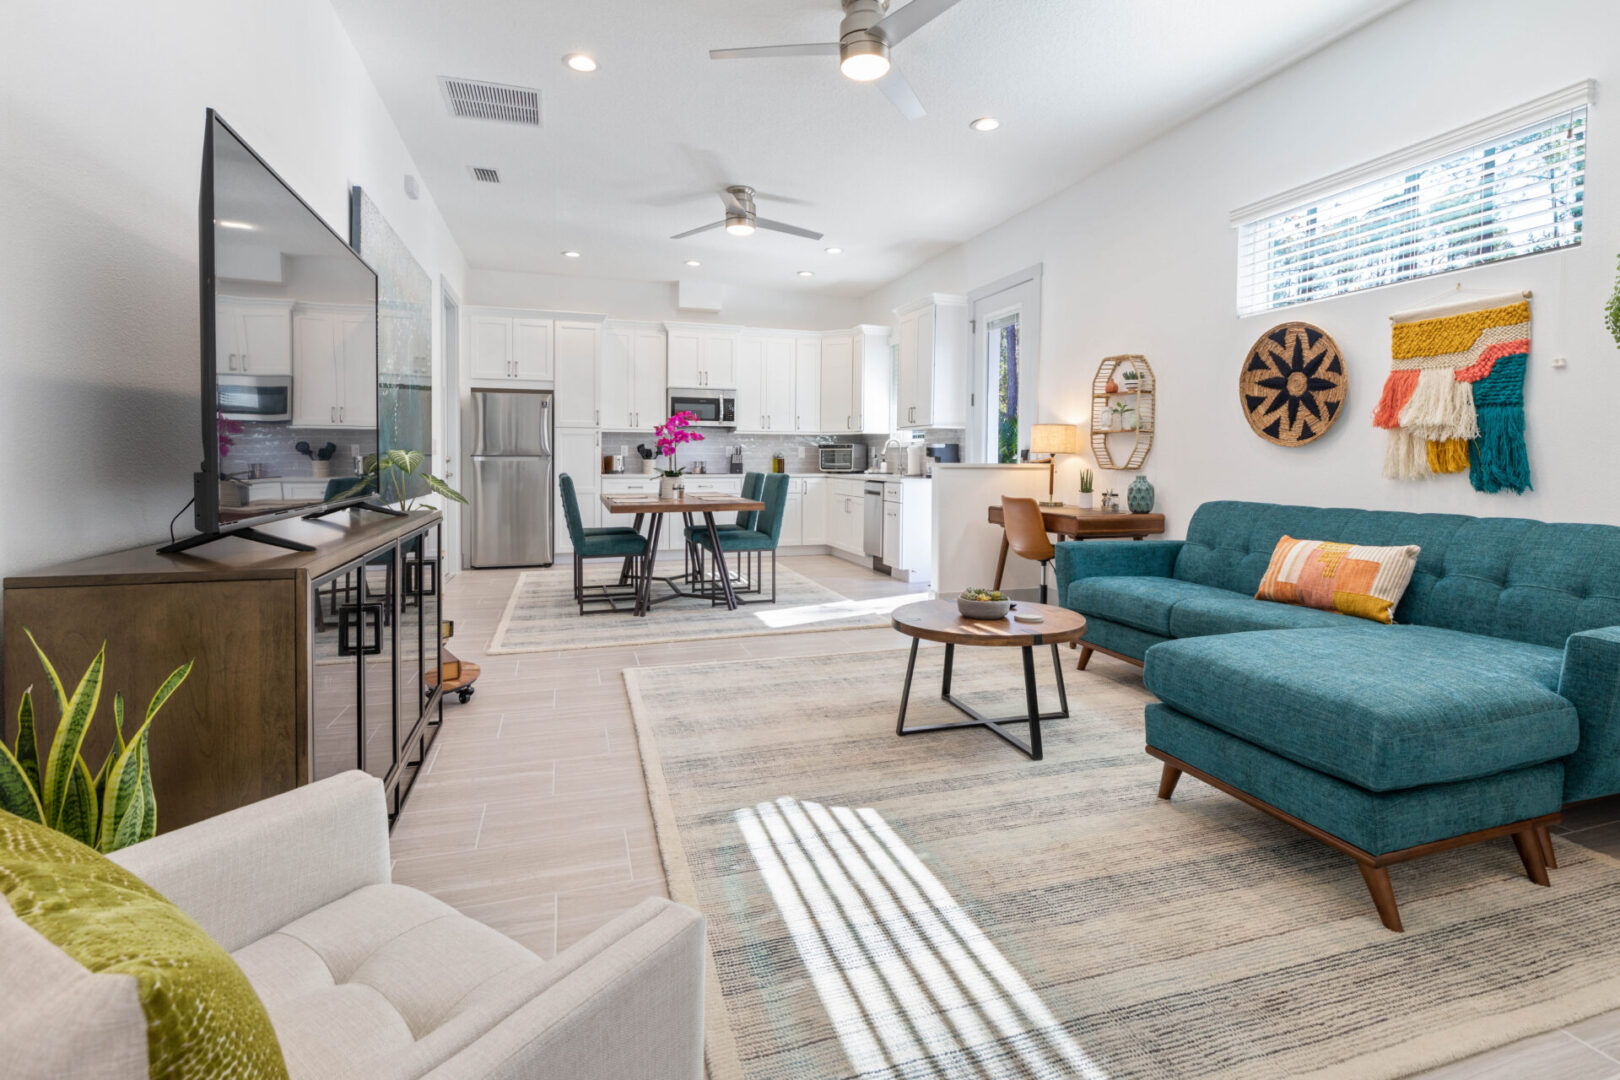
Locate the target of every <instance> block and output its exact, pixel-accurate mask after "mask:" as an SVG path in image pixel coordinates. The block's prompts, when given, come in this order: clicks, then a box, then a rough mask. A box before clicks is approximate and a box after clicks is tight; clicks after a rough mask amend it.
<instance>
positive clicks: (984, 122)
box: [968, 116, 1001, 131]
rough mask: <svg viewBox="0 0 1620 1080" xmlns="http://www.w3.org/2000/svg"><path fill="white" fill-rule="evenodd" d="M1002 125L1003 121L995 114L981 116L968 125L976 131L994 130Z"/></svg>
mask: <svg viewBox="0 0 1620 1080" xmlns="http://www.w3.org/2000/svg"><path fill="white" fill-rule="evenodd" d="M1000 126H1001V121H1000V120H997V119H996V118H995V117H993V116H981V117H979V118H978V119H977V120H975V121H973V123H971V124H969V125H968V127H970V128H972V129H973V130H974V131H994V130H996V128H998V127H1000Z"/></svg>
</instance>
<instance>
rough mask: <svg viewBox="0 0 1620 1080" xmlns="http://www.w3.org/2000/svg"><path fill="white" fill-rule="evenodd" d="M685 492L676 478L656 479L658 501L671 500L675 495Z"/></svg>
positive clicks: (679, 480) (663, 477) (664, 477)
mask: <svg viewBox="0 0 1620 1080" xmlns="http://www.w3.org/2000/svg"><path fill="white" fill-rule="evenodd" d="M683 490H685V488H684V486H683V485H682V484H681V478H680V477H678V476H660V477H659V478H658V497H659V498H660V499H673V498H674V497H675V493H676V492H678V491H683Z"/></svg>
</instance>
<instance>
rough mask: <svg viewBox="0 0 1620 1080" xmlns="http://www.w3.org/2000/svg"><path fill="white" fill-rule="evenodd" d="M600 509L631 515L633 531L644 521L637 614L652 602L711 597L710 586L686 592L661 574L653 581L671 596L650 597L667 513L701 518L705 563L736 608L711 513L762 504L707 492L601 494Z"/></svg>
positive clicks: (731, 606)
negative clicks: (706, 550) (706, 545)
mask: <svg viewBox="0 0 1620 1080" xmlns="http://www.w3.org/2000/svg"><path fill="white" fill-rule="evenodd" d="M602 508H603V509H604V510H606V511H607V512H608V513H609V514H618V515H633V517H634V520H633V521H632V523H631V525H632V527H633V528H634V529H635V530H636V531H637V532H641V530H642V525H643V523H645V524H646V529H647V532H646V536H647V557H646V559H645V561H644V563H643V567H642V571H641V576H640V578H639V580H638V585H639V586H640V588H639V590H638V592H637V593H636V608H635V611H636V614H637V615H641V616H645V615H647V614H648V613H649V612H650V611H651V610H652V606H653V605H654V604H655V603H660V602H662V601H663V600H671V599H674V598H675V597H677V596H698V597H704V596H707V597H710V598H713V597H714V595H715V593H714V588H713V586H710V587H709V588H707V589H706V590H704V591H700V592H690V591H686V590H683V589H681V587H680V586H679V585H677V584H676V579H675V578H672V577H663V578H657V579H656V580H659V581H662V582H663V583H664V584H665V585H667V586H669V588H670V590H671V595H670V596H666V597H661V598H659V599H656V600H655V599H654V598H653V595H652V585H653V581H654V580H655V578H654V575H653V570H654V567H655V566H656V565H657V561H658V542H659V539H660V538H661V537H662V535H663V530H664V518H666V517H668V516H669V515H670V514H680V515H682V519H683V520H684V521H685V522H686V523H687V524H688V525H690V524H693V523H694V522H693V519H694V518H698V517H701V518H702V519H703V527H704V529H706V530H707V531H708V534H709V544H710V550H712V551H713V552H714V553H715V558H713V559H711V560H708V561H707V562H708V565H711V566H713V567H714V568H715V576H716V577H717V578H719V595H720V596H723V597H724V598H725V603H726V607H727V608H729V609H730V610H732V611H735V610H737V606H738V604H739V601H738V599H737V590H736V589H735V587H734V586H733V585H732V581H731V574H730V572H729V571H728V570H727V569H726V561H725V559H723V558H721V557H720V530H719V528H718V527H717V526H716V524H715V520H714V515H716V514H725V513H731V512H733V511H735V512H738V513H748V512H749V511H762V510H764V509H765V504H764V503H762V502H760V501H759V500H758V499H745V498H742V497H741V496H737V495H720V494H710V493H704V494H700V495H686V494H681V495H677V496H673V497H670V498H665V497H664V496H662V495H648V494H634V493H624V494H605V495H603V496H602ZM629 570H630V564H629V560H628V559H627V560H626V561H625V575H626V577H628V575H629Z"/></svg>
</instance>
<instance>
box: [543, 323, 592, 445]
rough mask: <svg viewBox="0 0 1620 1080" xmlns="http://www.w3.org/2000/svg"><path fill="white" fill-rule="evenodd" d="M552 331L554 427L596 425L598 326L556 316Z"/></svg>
mask: <svg viewBox="0 0 1620 1080" xmlns="http://www.w3.org/2000/svg"><path fill="white" fill-rule="evenodd" d="M553 334H554V336H555V348H556V357H557V362H556V380H555V383H554V388H555V394H556V402H555V406H554V409H555V415H556V418H557V426H558V427H559V428H561V427H596V426H597V425H598V424H600V422H601V419H602V416H601V412H600V410H599V408H598V406H597V402H596V383H597V377H596V363H597V354H598V353H599V352H600V351H601V341H602V325H601V324H600V323H595V322H572V321H563V320H560V319H559V320H558V321H557V323H556V325H555V328H554V330H553Z"/></svg>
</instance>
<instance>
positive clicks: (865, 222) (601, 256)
mask: <svg viewBox="0 0 1620 1080" xmlns="http://www.w3.org/2000/svg"><path fill="white" fill-rule="evenodd" d="M1401 2H1403V0H1311V2H1309V3H1300V2H1299V0H1220V2H1219V3H1212V2H1210V0H961V2H960V3H958V4H957V5H956V6H955V7H953V8H951V9H950V10H948V11H947V12H945V14H943V15H941V16H940V17H939V18H938V19H937V20H936V21H935V22H933V23H931V24H929V25H928V26H926V27H924V28H923V29H922V30H921V31H919V32H918V33H917V34H916V35H915V36H913V37H912V38H910V39H908V40H907V41H905V42H903V43H902V44H901V45H900V46H898V47H897V48H896V50H895V54H894V59H895V62H896V64H897V65H898V66H899V67H900V68H901V70H903V71H904V72H905V74H906V77H907V78H908V79H909V81H910V82H911V85H912V87H913V88H914V89H915V90H916V92H917V94H918V96H919V97H920V98H921V99H922V102H923V104H924V106H925V107H926V108H927V109H928V115H927V116H926V117H925V118H923V119H921V120H916V121H908V120H906V119H904V118H903V117H902V116H901V115H900V114H899V113H898V112H896V111H895V109H894V108H893V107H892V106H891V105H890V104H889V103H888V102H887V101H886V100H885V99H884V97H883V96H882V94H881V93H879V92H878V91H877V90H876V89H875V88H873V87H871V86H862V85H859V84H857V83H853V82H850V81H849V80H847V79H845V78H843V77H842V76H841V75H840V74H839V73H838V70H837V61H836V60H835V59H815V58H797V59H780V60H746V61H712V60H710V59H709V58H708V50H709V49H710V48H721V47H732V46H747V45H773V44H786V43H800V42H811V41H832V40H836V39H837V34H838V22H839V18H840V16H841V10H840V6H839V3H838V0H566V2H564V0H334V3H335V6H336V7H337V10H338V13H339V15H340V16H341V17H342V19H343V22H344V25H345V26H346V27H347V28H348V31H349V33H350V35H351V36H352V37H353V39H354V43H355V45H356V46H357V47H358V49H359V50H360V54H361V56H362V57H363V58H364V61H365V63H366V65H367V67H368V69H369V70H370V72H371V74H372V76H373V78H374V79H375V80H376V83H377V85H378V87H379V88H380V90H381V92H382V95H383V98H384V100H385V101H386V103H387V105H388V108H389V111H390V112H391V113H392V115H393V118H394V121H395V123H397V124H398V126H399V128H400V130H401V132H402V133H403V135H404V137H405V141H406V143H407V144H408V145H409V147H410V149H411V152H412V153H413V155H414V156H415V158H416V161H417V163H418V164H419V166H420V167H421V169H422V171H423V179H424V180H425V181H426V182H427V184H428V186H429V188H430V189H431V190H432V192H433V194H434V197H435V198H436V199H437V200H438V203H439V206H440V208H441V210H442V211H443V213H444V215H445V218H446V219H447V221H448V222H449V225H450V228H451V230H452V232H453V233H454V234H455V236H456V239H457V240H458V241H459V242H460V244H461V246H462V249H463V251H464V253H465V254H466V256H467V259H468V262H469V263H470V265H472V266H474V267H477V268H485V269H503V270H525V271H534V272H542V273H563V274H577V275H583V276H591V277H609V278H630V279H639V280H673V279H675V278H678V277H698V278H710V279H714V280H719V281H726V282H733V283H749V284H754V285H769V286H780V287H784V288H791V289H803V290H807V291H817V292H827V293H832V294H838V295H861V294H864V293H866V292H869V291H870V290H871V289H873V288H875V287H877V286H879V285H882V284H884V283H886V282H888V281H891V280H893V279H894V278H896V277H898V276H900V275H901V274H903V273H905V272H907V271H908V270H910V269H912V268H914V267H915V266H917V265H918V264H919V263H921V262H924V261H925V260H927V259H929V258H931V257H933V256H934V255H937V254H938V253H940V252H941V251H943V250H945V249H947V248H949V247H951V246H953V245H955V244H958V243H960V242H962V241H964V240H967V239H969V238H971V237H973V236H976V235H978V234H979V233H981V232H983V231H985V230H986V229H988V228H990V227H991V226H993V225H995V224H996V223H998V222H1000V221H1002V220H1004V219H1006V218H1007V217H1009V216H1011V215H1013V214H1015V213H1017V212H1018V211H1020V210H1023V209H1024V208H1026V207H1028V206H1031V205H1033V204H1035V203H1037V202H1040V201H1041V200H1043V199H1045V198H1047V197H1049V196H1051V195H1053V194H1055V193H1056V192H1058V191H1061V190H1062V189H1063V188H1065V187H1068V186H1069V185H1071V184H1073V183H1075V182H1076V181H1078V180H1079V179H1081V178H1082V177H1084V176H1086V175H1087V174H1089V173H1091V172H1093V171H1095V170H1096V169H1098V168H1100V167H1101V166H1103V165H1105V164H1107V163H1108V162H1110V161H1112V160H1115V159H1117V158H1118V157H1120V156H1121V155H1123V154H1124V153H1126V152H1127V151H1129V150H1130V149H1132V148H1134V147H1136V146H1139V145H1141V144H1143V143H1145V142H1147V141H1148V140H1150V139H1152V138H1153V137H1155V136H1156V135H1158V134H1160V133H1162V132H1164V131H1166V130H1168V129H1169V128H1171V127H1174V126H1175V125H1176V124H1178V123H1180V122H1182V121H1184V120H1186V119H1187V118H1189V117H1191V116H1193V115H1195V114H1197V113H1199V112H1201V111H1203V110H1204V109H1206V108H1208V107H1209V106H1210V105H1211V104H1213V103H1214V102H1215V101H1218V100H1220V99H1221V98H1223V97H1226V96H1228V95H1230V94H1232V93H1234V92H1236V91H1237V90H1240V89H1242V88H1244V87H1246V86H1249V85H1252V84H1254V83H1255V82H1258V81H1260V80H1261V79H1263V78H1265V77H1266V76H1267V75H1269V74H1271V73H1272V72H1274V71H1277V70H1279V69H1281V68H1283V67H1285V66H1287V65H1288V64H1290V63H1292V62H1293V61H1295V60H1297V59H1299V58H1300V57H1301V56H1302V55H1304V54H1306V53H1308V52H1309V51H1311V50H1313V49H1315V48H1318V47H1320V46H1321V45H1323V44H1326V43H1327V42H1328V41H1331V40H1333V39H1334V38H1337V37H1339V36H1342V35H1343V34H1345V33H1348V32H1349V31H1351V30H1353V29H1355V28H1356V27H1358V26H1360V25H1362V24H1364V23H1366V22H1367V21H1369V20H1370V19H1371V18H1374V17H1376V16H1377V15H1379V14H1381V13H1383V12H1384V11H1387V10H1389V9H1391V8H1393V7H1396V6H1398V5H1399V4H1400V3H1401ZM896 5H897V6H898V0H896ZM574 50H581V51H585V52H589V53H590V54H591V55H593V56H595V57H596V58H597V60H598V61H599V63H600V65H601V66H600V70H598V71H596V72H595V73H593V74H589V75H582V74H577V73H575V72H572V71H570V70H568V69H567V68H566V67H565V66H564V65H563V62H562V57H563V55H564V54H565V53H568V52H571V51H574ZM440 75H451V76H459V77H465V78H476V79H485V80H490V81H494V82H501V83H509V84H515V85H519V86H529V87H535V88H538V89H539V90H540V91H541V108H542V113H543V117H544V127H543V128H542V129H538V130H537V129H534V128H526V127H519V126H515V125H510V124H502V123H494V122H489V121H475V120H458V119H455V118H453V117H451V116H450V115H449V113H448V111H447V109H446V107H445V104H444V100H443V98H442V96H441V93H440V90H439V86H438V82H437V77H438V76H440ZM984 115H993V116H997V117H999V118H1000V119H1001V120H1002V122H1003V127H1002V128H1001V130H1000V131H997V132H994V133H991V134H980V133H978V132H974V131H972V130H970V129H969V128H968V122H969V121H970V120H972V119H974V118H975V117H979V116H984ZM473 165H484V166H492V167H494V168H497V169H499V170H500V173H501V179H502V183H501V184H500V185H499V186H493V185H489V184H481V183H477V182H475V181H474V180H473V179H472V178H471V176H470V175H469V172H468V168H469V166H473ZM728 183H741V184H749V185H752V186H753V187H755V188H757V189H758V190H759V191H760V192H761V194H760V195H759V197H758V199H759V214H760V216H761V217H768V218H774V219H776V220H779V221H786V222H789V223H791V224H795V225H802V226H805V227H807V228H811V229H814V230H816V231H818V232H823V233H826V234H827V238H826V240H824V241H822V242H820V243H816V242H813V241H809V240H803V239H799V238H795V237H789V236H783V235H778V234H771V233H766V232H760V233H757V234H755V235H754V236H753V237H750V238H747V239H739V238H735V237H731V236H728V235H727V234H726V233H725V232H724V231H723V230H716V231H714V232H709V233H705V234H703V235H701V236H697V237H693V238H691V239H688V240H683V241H674V240H670V239H668V237H669V236H671V235H672V234H674V233H678V232H683V231H685V230H686V229H690V228H694V227H696V226H698V225H702V224H705V223H707V222H710V221H715V220H718V219H719V218H720V216H721V204H720V199H719V190H720V188H721V187H723V186H724V185H726V184H728ZM770 196H776V197H775V198H772V197H770ZM790 200H791V201H790ZM830 244H836V245H838V246H841V247H843V249H844V254H843V255H839V256H831V255H827V254H826V253H825V252H824V251H823V250H822V249H823V247H825V246H826V245H830ZM566 249H574V250H578V251H580V252H582V253H583V256H584V257H583V258H580V259H566V258H564V257H563V256H562V255H561V252H562V251H564V250H566ZM689 258H697V259H701V260H702V261H703V266H702V268H701V269H700V270H691V269H688V268H687V267H685V266H684V265H683V261H684V260H686V259H689ZM800 269H809V270H813V271H815V272H816V277H815V278H814V279H803V278H799V277H796V276H795V272H796V271H798V270H800Z"/></svg>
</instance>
